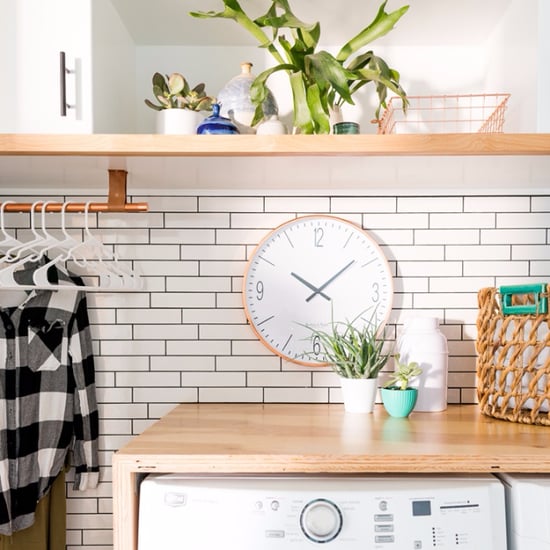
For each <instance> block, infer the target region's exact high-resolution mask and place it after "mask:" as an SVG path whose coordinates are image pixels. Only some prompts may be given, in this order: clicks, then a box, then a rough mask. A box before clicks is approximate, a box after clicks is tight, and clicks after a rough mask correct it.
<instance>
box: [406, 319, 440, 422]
mask: <svg viewBox="0 0 550 550" xmlns="http://www.w3.org/2000/svg"><path fill="white" fill-rule="evenodd" d="M397 348H398V352H399V355H400V361H401V362H405V363H410V362H412V361H416V362H417V363H418V365H419V366H420V368H421V369H422V374H421V375H420V376H418V378H416V379H415V380H413V381H412V382H411V384H410V385H411V386H412V387H416V388H418V399H417V401H416V405H415V407H414V410H415V411H419V412H438V411H444V410H445V409H446V408H447V369H448V356H449V351H448V348H447V339H446V338H445V335H444V334H443V333H442V332H441V331H440V330H439V320H438V319H436V318H435V317H411V318H409V319H407V320H406V321H405V325H404V330H403V333H402V335H401V337H400V338H399V340H398V344H397Z"/></svg>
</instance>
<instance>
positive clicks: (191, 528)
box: [138, 474, 532, 550]
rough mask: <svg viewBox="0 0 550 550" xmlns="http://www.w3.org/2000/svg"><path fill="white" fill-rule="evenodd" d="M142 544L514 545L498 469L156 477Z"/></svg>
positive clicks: (242, 549)
mask: <svg viewBox="0 0 550 550" xmlns="http://www.w3.org/2000/svg"><path fill="white" fill-rule="evenodd" d="M138 541H139V544H138V549H139V550H181V549H183V548H185V549H190V550H217V549H219V550H221V549H223V550H276V549H277V550H279V549H280V550H283V549H287V548H288V549H292V550H304V549H309V550H312V549H314V548H320V549H321V548H322V549H323V550H330V549H333V550H428V549H430V550H444V549H451V548H452V549H453V550H505V549H506V526H505V506H504V487H503V485H502V484H501V483H500V481H499V480H498V479H496V478H495V477H493V476H490V475H479V476H478V475H476V476H472V475H470V476H463V475H453V476H420V475H418V476H396V475H392V476H376V477H375V476H362V477H349V476H340V477H315V476H307V477H300V476H296V477H289V476H273V477H252V476H250V477H242V476H238V477H237V476H236V477H196V476H195V477H190V476H183V475H178V474H169V475H150V476H148V477H147V478H146V479H145V480H144V481H143V482H142V483H141V487H140V499H139V533H138ZM531 550H532V549H531Z"/></svg>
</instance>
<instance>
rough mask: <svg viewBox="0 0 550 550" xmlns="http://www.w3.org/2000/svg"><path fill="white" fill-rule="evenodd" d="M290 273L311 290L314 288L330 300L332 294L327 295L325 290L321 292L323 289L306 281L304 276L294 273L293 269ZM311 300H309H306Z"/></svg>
mask: <svg viewBox="0 0 550 550" xmlns="http://www.w3.org/2000/svg"><path fill="white" fill-rule="evenodd" d="M290 274H291V275H292V276H293V277H294V278H295V279H298V281H300V282H301V283H302V284H304V285H306V286H307V287H308V288H310V289H311V290H314V291H315V292H314V295H315V294H320V295H321V296H322V297H323V298H324V299H325V300H328V301H329V302H330V296H327V295H326V294H325V293H324V292H321V290H322V289H319V288H317V287H316V286H315V285H312V284H311V283H310V282H309V281H306V280H305V279H304V278H303V277H300V275H298V274H296V273H294V272H293V271H291V272H290ZM306 301H309V300H306Z"/></svg>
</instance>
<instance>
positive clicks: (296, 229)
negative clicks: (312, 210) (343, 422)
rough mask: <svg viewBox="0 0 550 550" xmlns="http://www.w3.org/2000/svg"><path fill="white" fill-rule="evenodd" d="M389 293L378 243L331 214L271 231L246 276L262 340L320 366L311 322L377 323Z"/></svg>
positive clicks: (250, 312)
mask: <svg viewBox="0 0 550 550" xmlns="http://www.w3.org/2000/svg"><path fill="white" fill-rule="evenodd" d="M392 297H393V285H392V277H391V272H390V269H389V266H388V262H387V261H386V259H385V257H384V255H383V253H382V251H381V250H380V247H379V246H378V245H377V244H376V243H375V242H374V241H373V240H372V239H371V237H369V235H368V234H367V233H366V232H365V231H363V230H362V229H361V228H360V227H359V226H357V225H355V224H353V223H351V222H348V221H346V220H343V219H340V218H337V217H334V216H322V215H318V216H304V217H301V218H297V219H295V220H292V221H290V222H287V223H285V224H283V225H281V226H280V227H278V228H277V229H275V230H274V231H272V232H271V233H269V235H267V237H266V238H265V239H264V240H263V241H262V242H261V243H260V244H259V245H258V247H257V248H256V250H255V251H254V253H253V255H252V257H251V259H250V261H249V263H248V267H247V270H246V273H245V277H244V282H243V300H244V308H245V313H246V316H247V318H248V320H249V322H250V325H251V327H252V328H253V329H254V331H255V332H256V334H257V335H258V337H259V338H260V340H261V341H262V342H263V343H264V344H265V345H266V346H267V347H268V348H269V349H270V350H272V351H273V352H274V353H276V354H278V355H280V356H282V357H283V358H285V359H288V360H290V361H293V362H295V363H300V364H303V365H319V364H322V354H321V355H319V360H316V355H315V354H314V352H315V351H319V350H318V349H315V350H314V346H313V343H314V342H313V341H312V332H311V330H310V329H309V328H308V326H310V327H312V328H318V329H322V330H326V329H327V328H328V327H329V326H330V323H331V320H334V321H335V322H345V321H354V320H356V319H357V323H358V324H359V323H361V324H362V325H363V324H364V323H367V322H372V323H374V324H375V325H380V326H381V325H383V324H384V323H385V322H386V320H387V318H388V316H389V314H390V311H391V306H392ZM312 354H313V355H312Z"/></svg>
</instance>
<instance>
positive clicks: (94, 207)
mask: <svg viewBox="0 0 550 550" xmlns="http://www.w3.org/2000/svg"><path fill="white" fill-rule="evenodd" d="M127 176H128V172H127V171H126V170H109V195H108V198H107V202H91V203H83V202H70V203H68V204H66V205H65V207H64V208H63V206H64V203H62V202H48V203H47V204H46V212H61V210H62V209H63V210H65V212H86V211H87V212H147V210H148V209H149V205H148V204H147V203H146V202H134V203H128V202H126V200H127V199H126V181H127ZM43 205H44V203H40V204H34V205H33V203H30V202H26V203H25V202H6V203H5V204H4V205H3V212H31V211H34V212H41V211H42V208H43ZM33 206H34V207H33Z"/></svg>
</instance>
